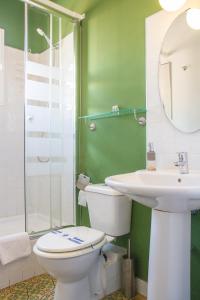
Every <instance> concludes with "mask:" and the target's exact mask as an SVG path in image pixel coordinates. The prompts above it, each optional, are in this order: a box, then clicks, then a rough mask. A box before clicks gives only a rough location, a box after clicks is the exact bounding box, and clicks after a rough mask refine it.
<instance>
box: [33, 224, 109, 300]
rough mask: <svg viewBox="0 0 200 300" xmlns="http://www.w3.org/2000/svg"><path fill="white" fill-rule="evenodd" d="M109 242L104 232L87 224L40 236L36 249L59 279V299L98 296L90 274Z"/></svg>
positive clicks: (45, 266)
mask: <svg viewBox="0 0 200 300" xmlns="http://www.w3.org/2000/svg"><path fill="white" fill-rule="evenodd" d="M56 232H57V233H56ZM66 234H67V236H66ZM74 237H75V238H76V239H77V240H76V239H75V242H74V241H73V238H74ZM71 239H72V240H71ZM76 241H78V243H77V242H76ZM79 241H83V242H80V243H79ZM106 242H107V240H106V237H105V234H104V233H103V232H101V231H97V230H94V229H91V228H87V227H70V228H66V229H64V230H61V231H55V232H51V233H48V234H46V235H44V236H43V237H41V238H40V239H38V241H37V243H36V245H35V247H34V253H35V254H36V255H37V258H38V261H39V263H40V264H41V266H43V267H44V268H45V269H46V271H47V272H48V273H49V274H51V275H52V276H53V277H55V278H56V279H57V284H56V290H55V297H54V299H55V300H80V299H81V300H93V299H94V298H93V296H92V295H91V292H90V285H89V281H88V275H89V272H90V270H91V268H92V267H93V265H94V264H95V263H97V261H98V259H99V254H100V250H101V248H102V247H103V245H105V243H106ZM76 249H77V250H76Z"/></svg>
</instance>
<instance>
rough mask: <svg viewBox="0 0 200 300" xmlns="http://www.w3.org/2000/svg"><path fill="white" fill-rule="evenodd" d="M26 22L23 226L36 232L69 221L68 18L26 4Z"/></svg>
mask: <svg viewBox="0 0 200 300" xmlns="http://www.w3.org/2000/svg"><path fill="white" fill-rule="evenodd" d="M63 26H64V28H68V29H69V31H68V32H67V33H64V32H63V30H62V28H63ZM26 27H27V34H26V37H27V38H26V43H27V49H26V50H27V51H26V131H25V139H26V147H25V148H26V149H25V152H26V168H25V169H26V227H27V231H28V232H29V233H36V232H39V231H45V230H48V229H50V228H55V227H62V226H67V225H72V224H74V173H75V172H74V169H75V168H74V136H75V135H74V111H75V97H74V89H75V86H74V49H73V45H74V42H73V27H72V24H71V23H70V22H69V21H68V20H65V19H64V18H62V17H60V16H55V15H53V14H51V13H47V12H46V11H43V10H41V9H39V8H36V7H32V6H29V5H27V6H26Z"/></svg>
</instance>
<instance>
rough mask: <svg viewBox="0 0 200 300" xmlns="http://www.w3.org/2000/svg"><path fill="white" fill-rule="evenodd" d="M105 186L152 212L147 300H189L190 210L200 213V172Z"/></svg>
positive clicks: (138, 177)
mask: <svg viewBox="0 0 200 300" xmlns="http://www.w3.org/2000/svg"><path fill="white" fill-rule="evenodd" d="M105 182H106V184H107V185H109V186H111V187H112V188H113V189H116V190H118V191H119V192H121V193H122V194H125V195H128V196H129V197H131V198H132V199H133V200H135V201H137V202H139V203H141V204H143V205H146V206H148V207H150V208H152V218H151V238H150V253H149V271H148V295H147V299H148V300H161V299H162V300H190V249H191V210H194V209H200V172H190V173H189V174H179V172H178V171H176V170H161V171H154V172H153V171H146V170H143V171H137V172H134V173H129V174H122V175H116V176H111V177H108V178H106V180H105Z"/></svg>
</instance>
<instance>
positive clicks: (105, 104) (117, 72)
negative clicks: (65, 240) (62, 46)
mask: <svg viewBox="0 0 200 300" xmlns="http://www.w3.org/2000/svg"><path fill="white" fill-rule="evenodd" d="M158 9H159V6H158V1H153V0H151V1H146V0H140V1H133V0H123V1H121V0H101V1H100V2H99V3H98V4H97V5H96V6H95V7H93V8H92V9H91V10H90V11H89V12H88V13H87V15H86V20H84V22H83V24H82V108H81V110H82V115H86V114H91V113H97V112H103V111H110V110H111V107H112V105H115V104H118V105H119V106H120V107H122V108H126V107H145V18H146V17H147V16H149V15H151V14H153V13H154V12H156V11H157V10H158ZM96 125H97V130H96V131H95V132H91V131H90V130H89V129H88V124H87V123H85V122H84V121H82V126H81V139H80V171H81V172H85V173H86V174H87V175H89V176H90V177H91V179H92V181H93V182H95V183H97V182H103V181H104V179H105V177H107V176H109V175H113V174H119V173H126V172H133V171H135V170H138V169H142V168H144V167H145V127H141V126H139V125H138V124H137V123H136V122H135V120H134V119H133V117H132V116H126V117H120V118H111V119H104V120H98V121H97V122H96ZM79 215H80V223H81V224H88V223H89V220H88V212H87V210H86V209H83V208H81V209H80V212H79ZM102 218H103V216H102ZM150 219H151V212H150V210H149V209H148V208H145V207H143V206H141V205H139V204H136V203H134V204H133V210H132V226H131V240H132V253H133V255H134V257H135V263H136V275H137V276H138V277H140V278H142V279H144V280H147V270H148V252H149V234H150ZM118 243H119V244H121V245H124V246H126V245H127V238H123V239H119V240H118Z"/></svg>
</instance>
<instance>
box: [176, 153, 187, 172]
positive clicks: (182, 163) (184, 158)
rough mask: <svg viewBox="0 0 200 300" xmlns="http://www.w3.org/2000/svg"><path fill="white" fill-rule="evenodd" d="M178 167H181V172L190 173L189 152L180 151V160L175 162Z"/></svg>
mask: <svg viewBox="0 0 200 300" xmlns="http://www.w3.org/2000/svg"><path fill="white" fill-rule="evenodd" d="M174 165H175V166H176V167H179V170H180V174H188V173H189V167H188V154H187V152H178V161H177V162H175V163H174Z"/></svg>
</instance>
